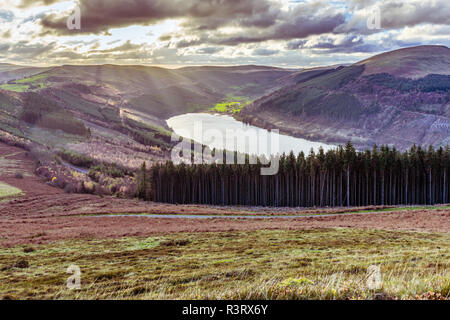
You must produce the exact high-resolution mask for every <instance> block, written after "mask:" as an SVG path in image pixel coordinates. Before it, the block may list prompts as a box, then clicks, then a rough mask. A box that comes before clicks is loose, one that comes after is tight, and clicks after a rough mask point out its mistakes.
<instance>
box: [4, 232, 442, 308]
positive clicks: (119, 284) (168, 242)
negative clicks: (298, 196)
mask: <svg viewBox="0 0 450 320" xmlns="http://www.w3.org/2000/svg"><path fill="white" fill-rule="evenodd" d="M69 265H78V266H79V267H80V269H81V289H80V290H73V291H71V290H69V289H67V288H66V280H67V278H68V277H69V276H70V274H67V273H66V269H67V267H68V266H69ZM371 265H376V266H379V267H380V269H381V276H382V278H381V279H382V283H381V287H380V288H379V289H368V287H367V280H368V274H367V270H368V268H369V266H371ZM0 270H1V271H0V299H2V298H6V299H8V298H11V299H41V298H44V299H50V298H56V299H68V298H76V299H82V298H84V299H106V298H109V299H180V298H187V299H373V298H394V299H410V298H413V299H415V298H431V299H433V298H441V297H449V295H450V235H449V234H437V233H434V234H433V233H413V232H394V231H379V230H358V229H321V230H307V231H305V230H297V231H285V230H274V231H252V232H222V233H189V234H186V233H179V234H171V235H166V236H158V237H151V238H122V239H107V240H98V239H85V240H72V241H61V242H58V243H53V244H45V245H38V246H33V247H31V246H18V247H14V248H1V249H0Z"/></svg>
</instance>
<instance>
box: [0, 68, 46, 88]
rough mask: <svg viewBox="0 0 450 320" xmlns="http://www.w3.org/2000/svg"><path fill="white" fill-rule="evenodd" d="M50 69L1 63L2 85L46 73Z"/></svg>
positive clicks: (0, 81)
mask: <svg viewBox="0 0 450 320" xmlns="http://www.w3.org/2000/svg"><path fill="white" fill-rule="evenodd" d="M49 69H50V68H38V67H25V66H18V65H13V64H9V63H0V84H1V83H5V82H7V81H10V80H15V79H21V78H24V77H29V76H32V75H34V74H36V73H40V72H44V71H46V70H49Z"/></svg>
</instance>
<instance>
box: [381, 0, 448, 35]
mask: <svg viewBox="0 0 450 320" xmlns="http://www.w3.org/2000/svg"><path fill="white" fill-rule="evenodd" d="M380 12H381V25H382V27H383V28H402V27H405V26H409V27H411V26H415V25H418V24H422V23H432V24H446V25H449V24H450V4H449V1H448V0H437V1H434V2H431V3H425V2H418V1H417V2H414V3H411V2H407V1H388V2H385V3H382V4H381V5H380Z"/></svg>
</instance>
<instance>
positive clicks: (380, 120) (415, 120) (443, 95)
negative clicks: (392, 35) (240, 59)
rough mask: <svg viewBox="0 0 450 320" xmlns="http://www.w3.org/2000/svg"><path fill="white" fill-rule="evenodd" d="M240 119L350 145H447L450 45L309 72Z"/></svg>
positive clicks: (449, 141) (449, 132)
mask: <svg viewBox="0 0 450 320" xmlns="http://www.w3.org/2000/svg"><path fill="white" fill-rule="evenodd" d="M296 80H297V82H296V83H295V84H293V85H288V86H286V87H284V88H281V89H279V90H277V91H275V92H273V93H272V94H269V95H266V96H264V97H262V98H261V99H258V100H256V101H255V102H254V103H253V104H252V105H251V106H249V107H247V108H245V109H244V110H243V111H242V113H241V117H242V118H243V119H244V120H245V121H246V122H249V123H252V124H254V125H259V126H264V127H267V128H280V129H282V131H284V132H286V133H288V134H292V135H295V136H300V137H306V138H309V139H314V140H322V141H325V142H329V143H345V142H346V141H347V140H351V141H352V142H354V143H355V144H356V145H357V146H358V147H360V148H366V147H371V146H372V145H373V144H375V143H376V144H394V145H396V146H397V147H399V148H409V147H410V146H412V145H413V144H420V145H429V144H432V145H436V146H439V145H447V144H450V49H448V48H446V47H441V46H421V47H413V48H406V49H401V50H397V51H393V52H388V53H385V54H381V55H378V56H375V57H372V58H370V59H367V60H364V61H361V62H358V63H356V64H354V65H351V66H347V67H338V68H334V69H324V70H312V71H304V72H301V73H300V74H298V75H297V76H296Z"/></svg>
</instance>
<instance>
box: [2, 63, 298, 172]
mask: <svg viewBox="0 0 450 320" xmlns="http://www.w3.org/2000/svg"><path fill="white" fill-rule="evenodd" d="M2 71H3V72H4V73H3V74H4V77H5V79H7V80H6V83H3V84H0V139H1V138H2V136H5V135H12V136H14V137H16V138H19V139H26V140H27V141H31V142H32V143H36V144H39V145H42V146H45V147H47V148H49V149H51V150H54V152H56V153H57V152H61V151H64V150H69V151H70V152H75V153H77V154H83V155H89V156H90V157H92V158H95V159H97V160H101V161H106V162H110V163H119V164H121V165H123V166H126V167H132V168H136V167H138V166H140V165H141V164H142V162H143V161H144V160H145V161H149V162H152V161H160V160H162V159H165V158H167V157H168V152H169V149H170V147H171V145H172V142H171V131H170V129H169V128H168V127H167V124H166V122H165V120H166V119H168V118H169V117H171V116H174V115H178V114H182V113H187V112H192V111H196V110H209V109H211V108H212V107H213V106H214V105H215V104H216V103H219V102H221V101H223V100H226V99H233V98H235V99H242V100H244V99H245V100H246V101H249V100H253V99H256V98H258V97H260V96H262V95H264V94H267V93H269V92H272V91H274V90H276V89H279V88H281V87H283V86H285V85H286V84H288V83H293V80H292V78H291V77H290V75H291V74H293V73H294V72H298V70H289V69H280V68H272V67H260V66H237V67H187V68H180V69H164V68H159V67H147V66H119V65H92V66H71V65H65V66H58V67H51V68H33V67H30V68H28V67H22V66H14V65H10V64H1V65H0V76H1V72H2ZM6 73H7V75H6Z"/></svg>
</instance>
